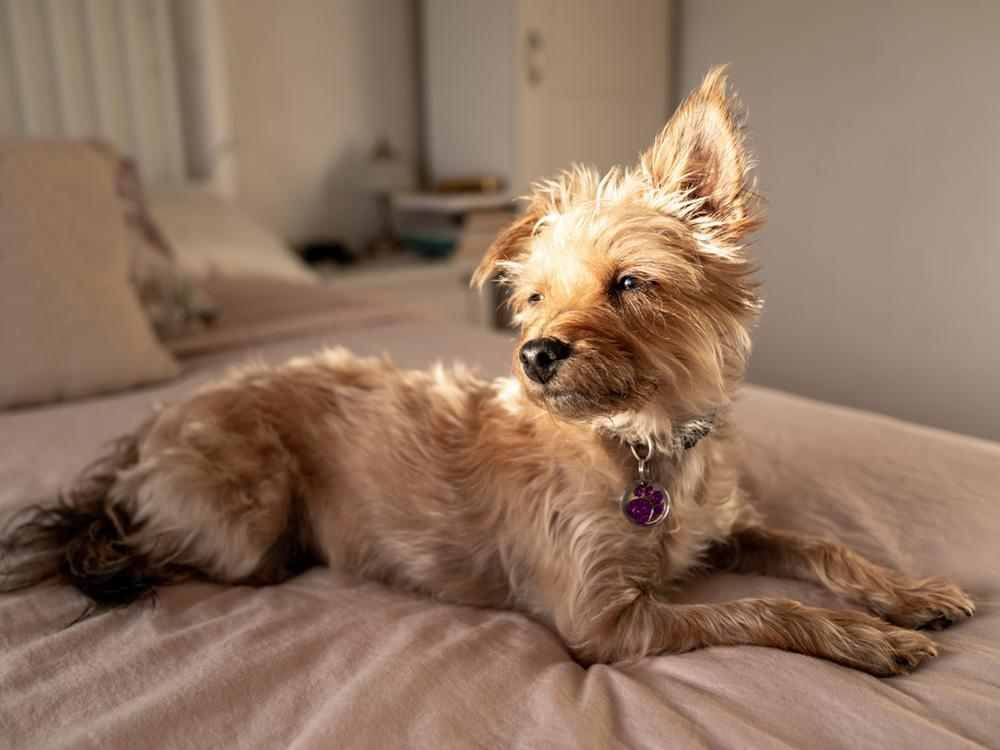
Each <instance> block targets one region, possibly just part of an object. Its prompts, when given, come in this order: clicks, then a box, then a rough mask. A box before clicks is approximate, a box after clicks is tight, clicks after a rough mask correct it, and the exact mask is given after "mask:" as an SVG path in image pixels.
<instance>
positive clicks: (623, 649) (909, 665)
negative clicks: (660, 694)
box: [561, 591, 937, 677]
mask: <svg viewBox="0 0 1000 750" xmlns="http://www.w3.org/2000/svg"><path fill="white" fill-rule="evenodd" d="M620 593H621V594H622V595H624V592H620ZM633 595H634V596H635V598H634V599H633V600H632V602H631V603H629V604H626V605H624V606H622V605H621V604H618V603H616V604H615V605H613V606H609V607H607V608H606V609H604V610H603V611H602V612H599V613H595V612H593V610H591V611H590V612H586V613H585V612H580V613H578V616H579V617H580V619H578V620H577V622H578V623H584V624H583V625H582V627H580V628H573V627H570V628H567V629H565V632H563V636H564V637H565V638H566V640H567V643H569V644H570V646H571V648H573V650H574V653H575V654H576V655H577V656H578V657H579V658H581V660H584V661H600V662H612V661H618V660H623V659H631V658H636V657H639V656H646V655H651V654H660V653H681V652H685V651H691V650H694V649H698V648H704V647H706V646H737V645H751V646H768V647H772V648H780V649H784V650H787V651H796V652H798V653H801V654H807V655H810V656H817V657H820V658H823V659H829V660H830V661H833V662H836V663H837V664H842V665H844V666H847V667H852V668H854V669H860V670H863V671H865V672H868V673H870V674H873V675H876V676H879V677H889V676H892V675H898V674H905V673H907V672H909V671H911V670H912V669H914V668H915V667H916V666H917V665H918V664H920V663H921V662H922V661H923V660H924V659H927V658H931V657H934V656H936V655H937V651H936V650H935V647H934V642H933V641H932V640H931V639H930V638H928V637H927V636H926V635H925V634H923V633H919V632H916V631H913V630H905V629H903V628H898V627H895V626H893V625H890V624H889V623H887V622H884V621H882V620H879V619H878V618H875V617H872V616H871V615H867V614H864V613H863V612H854V611H850V610H832V609H821V608H818V607H808V606H806V605H804V604H800V603H798V602H794V601H790V600H785V599H741V600H738V601H734V602H728V603H725V604H684V605H677V604H670V603H669V602H666V601H663V600H661V599H659V598H658V597H657V596H656V595H655V594H649V593H638V592H634V591H633ZM616 598H618V599H619V601H620V597H616ZM561 630H562V629H561Z"/></svg>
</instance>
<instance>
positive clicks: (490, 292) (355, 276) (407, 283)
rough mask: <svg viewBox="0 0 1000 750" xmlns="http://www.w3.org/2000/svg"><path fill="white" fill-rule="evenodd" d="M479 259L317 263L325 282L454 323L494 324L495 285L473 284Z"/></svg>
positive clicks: (400, 258)
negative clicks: (479, 286) (417, 308)
mask: <svg viewBox="0 0 1000 750" xmlns="http://www.w3.org/2000/svg"><path fill="white" fill-rule="evenodd" d="M478 263H479V259H478V258H467V257H466V258H462V257H452V258H444V259H440V260H436V259H427V258H423V257H421V256H417V255H410V254H407V255H400V256H394V257H390V258H385V259H380V260H373V261H368V262H364V263H360V264H358V265H356V266H347V267H342V266H333V265H323V266H314V269H315V270H316V272H317V273H319V274H320V275H321V276H322V277H323V279H324V280H325V282H326V283H327V284H329V285H331V286H334V287H341V288H343V289H344V290H345V291H350V292H352V293H355V294H357V293H359V292H360V293H363V292H371V293H372V294H373V295H374V294H377V295H379V296H382V297H391V298H392V299H395V300H399V301H400V302H405V303H408V304H414V305H418V306H420V307H424V308H427V309H429V310H432V311H434V312H435V313H436V314H437V315H438V316H439V317H441V318H442V319H444V320H448V321H450V322H454V323H465V324H467V325H473V326H480V327H484V328H491V327H493V326H494V325H495V324H496V323H495V321H496V308H497V298H496V288H495V285H494V284H489V285H487V286H486V287H484V289H483V292H482V293H481V294H480V292H479V291H478V290H476V289H473V288H470V287H469V280H470V279H471V278H472V272H473V271H474V270H475V268H476V266H477V265H478Z"/></svg>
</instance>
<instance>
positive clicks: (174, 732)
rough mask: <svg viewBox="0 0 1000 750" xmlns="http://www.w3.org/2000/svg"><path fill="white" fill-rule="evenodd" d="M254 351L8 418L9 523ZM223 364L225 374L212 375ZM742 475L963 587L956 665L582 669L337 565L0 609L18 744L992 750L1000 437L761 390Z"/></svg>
mask: <svg viewBox="0 0 1000 750" xmlns="http://www.w3.org/2000/svg"><path fill="white" fill-rule="evenodd" d="M322 343H343V344H345V345H347V346H349V347H350V348H352V349H354V350H355V351H357V352H359V353H365V354H372V353H381V352H383V351H388V352H390V353H392V355H393V357H394V359H395V360H396V361H397V363H398V364H400V365H404V366H423V365H425V364H427V363H428V362H429V361H431V360H433V359H436V358H438V357H442V358H444V359H445V360H451V359H462V360H465V361H470V362H478V363H479V364H480V365H481V366H482V369H483V371H484V372H486V373H502V372H505V371H506V369H507V367H508V361H509V360H508V358H509V348H510V344H509V342H508V341H507V340H505V338H504V337H502V336H500V335H489V334H485V333H482V332H477V331H473V330H470V329H464V328H458V327H446V326H442V325H440V324H429V323H408V324H391V325H383V326H379V327H375V328H371V327H369V328H367V329H365V330H363V331H338V332H335V333H333V334H331V335H329V336H322V335H314V336H312V337H310V338H303V339H300V340H296V341H291V342H282V343H272V344H268V345H266V346H265V347H264V348H263V349H262V350H261V353H262V354H263V356H264V357H265V358H266V359H269V360H274V361H280V360H281V359H283V358H285V357H287V356H290V355H292V354H298V353H301V352H304V351H309V350H312V349H315V348H317V347H318V346H319V345H321V344H322ZM238 358H239V355H236V354H232V353H231V354H227V355H225V356H218V357H216V358H215V359H212V358H207V359H205V360H204V361H203V362H202V365H203V366H202V367H201V368H200V369H198V370H197V371H195V372H192V373H189V374H188V375H187V376H186V377H185V379H184V380H183V382H179V383H175V384H172V385H170V386H168V387H163V388H157V389H150V390H143V391H136V392H132V393H129V394H125V395H119V396H114V397H107V398H101V399H92V400H89V401H86V402H77V403H72V404H65V405H59V406H51V407H47V408H41V409H33V410H30V411H23V412H14V413H9V414H0V479H2V481H0V507H2V508H6V509H10V508H14V507H16V506H19V505H22V504H24V503H25V502H28V501H31V500H38V499H42V498H44V497H46V496H47V495H49V494H50V493H51V491H52V490H53V489H54V488H55V487H56V486H57V485H58V484H59V483H61V482H65V481H68V480H69V479H71V478H72V476H73V474H74V473H75V472H76V471H77V470H78V469H79V468H80V467H81V466H82V465H83V464H85V463H86V462H87V461H88V460H90V459H91V458H93V457H94V456H95V455H96V454H97V453H98V452H99V450H100V448H99V446H100V444H101V443H102V442H103V441H105V440H107V439H110V438H112V437H114V436H115V435H117V434H118V433H120V432H122V431H125V430H128V429H129V428H131V427H132V426H134V425H135V424H136V423H138V422H139V421H140V420H141V419H142V417H143V416H144V414H145V413H146V410H147V408H148V407H149V405H150V404H151V403H152V402H154V401H157V400H165V399H170V398H173V397H176V396H177V395H179V394H180V393H182V392H184V391H186V390H188V389H189V388H191V387H192V386H193V385H194V384H195V383H197V382H201V381H203V380H204V379H206V378H207V377H209V376H210V374H211V373H212V372H218V371H219V368H221V367H224V366H225V365H226V363H227V362H228V361H231V360H233V359H238ZM213 368H214V370H213ZM738 418H739V421H740V422H741V423H742V425H743V428H744V432H745V435H746V442H747V474H748V478H749V483H750V485H751V487H752V488H753V490H754V491H755V493H756V494H757V495H758V497H759V504H760V506H761V507H762V508H763V509H764V511H765V514H766V516H767V518H768V521H769V522H770V523H771V524H772V525H774V526H777V527H780V528H786V529H797V530H802V531H809V532H813V533H821V534H827V535H829V536H832V537H835V538H837V539H839V540H841V541H842V542H844V543H845V544H847V545H848V546H850V547H852V548H854V549H855V550H857V551H859V552H862V553H864V554H866V555H868V556H869V557H870V558H872V559H873V560H875V561H877V562H880V563H883V564H886V565H893V566H897V567H899V568H902V569H904V570H907V571H910V572H912V573H914V574H919V575H925V574H926V575H929V574H939V575H942V576H946V577H950V578H954V579H957V580H959V581H961V582H963V583H964V584H965V585H966V586H967V588H968V590H969V591H971V592H972V593H973V594H974V595H975V596H977V597H978V599H979V601H980V614H979V615H978V616H977V617H976V618H975V619H974V620H972V621H971V622H969V623H966V624H963V625H961V626H958V627H956V628H952V629H950V630H947V631H944V632H942V633H940V634H937V635H936V637H937V640H938V643H939V646H940V652H941V655H940V656H939V657H938V658H937V659H936V660H934V661H933V662H931V663H929V664H928V665H926V666H925V667H923V668H921V669H920V670H918V671H917V672H916V673H915V674H913V675H912V676H910V677H903V678H895V679H891V680H879V679H876V678H874V677H870V676H868V675H865V674H862V673H860V672H854V671H850V670H847V669H844V668H842V667H838V666H836V665H834V664H831V663H828V662H825V661H821V660H818V659H812V658H808V657H804V656H799V655H796V654H791V653H785V652H781V651H776V650H770V649H761V648H754V647H749V646H743V647H733V648H715V649H709V650H704V651H698V652H694V653H690V654H685V655H680V656H664V657H656V658H649V659H645V660H643V661H641V662H639V663H637V664H633V665H629V666H594V667H591V668H590V669H583V668H581V667H580V666H578V665H577V664H576V663H574V662H573V661H572V660H571V659H570V658H569V656H568V655H567V653H566V651H565V649H564V648H563V646H562V645H561V643H560V642H559V640H558V638H556V637H555V636H554V635H553V634H552V633H551V632H549V631H548V630H547V629H546V628H544V627H543V626H541V625H539V624H537V623H535V622H533V621H531V620H529V619H528V618H526V617H524V616H521V615H519V614H515V613H511V612H496V611H489V610H478V609H472V608H467V607H460V606H452V605H447V604H440V603H436V602H434V601H431V600H428V599H425V598H422V597H419V596H415V595H412V594H409V593H405V592H402V591H396V590H393V589H389V588H386V587H384V586H381V585H378V584H374V583H368V582H366V581H363V580H359V579H357V578H354V577H351V576H348V575H343V574H341V573H336V572H333V571H330V570H326V569H315V570H311V571H309V572H307V573H305V574H304V575H301V576H299V577H298V578H296V579H293V580H291V581H289V582H287V583H285V584H283V585H280V586H274V587H270V588H259V589H253V588H249V587H223V586H215V585H208V584H188V585H184V586H181V587H178V588H176V589H172V590H167V591H165V592H164V593H163V595H162V597H161V600H160V603H159V605H158V606H156V607H155V608H152V607H149V606H145V607H144V606H137V607H135V608H132V609H129V610H127V611H123V612H109V613H105V614H101V615H98V616H96V617H93V618H91V619H89V620H86V621H84V622H82V623H80V624H78V625H75V626H73V627H70V628H65V627H64V626H65V625H66V624H67V623H68V622H69V621H71V620H72V619H73V618H74V617H75V616H76V614H77V613H78V612H79V611H80V608H81V602H80V599H79V598H78V597H77V596H76V595H75V594H73V593H72V592H70V591H66V590H44V591H35V592H31V593H27V594H20V595H13V596H5V597H0V746H3V747H18V748H21V747H23V748H28V747H32V748H34V747H101V748H106V747H123V748H142V747H165V746H167V747H192V748H196V747H197V748H201V747H262V748H271V747H293V748H310V747H373V748H387V747H400V746H416V747H430V748H442V747H506V746H520V747H544V748H562V747H574V748H575V747H599V748H610V747H619V746H635V747H650V748H665V747H670V748H689V747H692V748H697V747H713V748H714V747H724V748H773V747H809V748H819V747H824V748H826V747H849V748H868V747H870V748H887V747H916V748H920V749H921V750H930V749H931V748H952V747H997V746H998V744H1000V613H998V611H997V606H996V602H997V599H998V571H1000V544H998V541H997V539H998V536H1000V446H998V445H996V444H992V443H987V442H984V441H978V440H974V439H971V438H964V437H960V436H957V435H952V434H946V433H942V432H937V431H933V430H928V429H923V428H918V427H915V426H912V425H908V424H905V423H901V422H898V421H894V420H890V419H887V418H883V417H879V416H875V415H872V414H867V413H862V412H857V411H852V410H848V409H842V408H836V407H831V406H828V405H824V404H819V403H816V402H812V401H807V400H805V399H801V398H796V397H792V396H788V395H784V394H781V393H777V392H774V391H769V390H764V389H760V388H752V387H748V388H747V390H746V396H745V398H744V400H743V401H742V402H741V403H740V405H739V407H738ZM761 594H762V595H772V594H773V595H781V596H791V597H797V598H800V599H802V600H805V601H807V602H811V603H836V602H835V600H834V599H833V598H832V597H831V596H829V595H827V594H825V593H823V592H821V591H819V590H818V589H816V588H815V587H813V586H810V585H808V584H804V583H797V582H791V581H783V580H777V579H766V578H760V577H752V576H736V575H714V576H711V577H709V578H707V579H705V580H703V581H700V582H699V583H697V584H696V585H695V586H693V587H692V589H691V590H690V591H689V592H688V593H687V598H688V599H690V600H699V601H717V600H723V599H728V598H733V597H741V596H752V595H761Z"/></svg>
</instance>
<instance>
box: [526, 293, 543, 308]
mask: <svg viewBox="0 0 1000 750" xmlns="http://www.w3.org/2000/svg"><path fill="white" fill-rule="evenodd" d="M541 301H542V295H541V294H539V293H538V292H535V293H534V294H532V295H531V296H530V297H528V304H529V305H533V304H535V303H536V302H541Z"/></svg>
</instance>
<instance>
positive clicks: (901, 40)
mask: <svg viewBox="0 0 1000 750" xmlns="http://www.w3.org/2000/svg"><path fill="white" fill-rule="evenodd" d="M679 20H680V23H679V27H678V28H679V33H678V43H679V60H678V63H679V78H680V80H679V83H680V86H679V90H680V91H681V92H685V91H688V90H690V89H691V87H693V86H694V85H695V84H696V83H697V81H698V79H699V77H700V76H701V75H702V74H703V73H704V71H705V70H707V69H708V68H709V67H710V66H711V65H713V64H716V63H720V62H727V61H728V62H731V63H732V71H731V78H732V81H733V83H734V84H735V86H736V87H737V88H738V89H739V90H740V92H741V93H742V94H743V97H744V99H745V101H746V102H747V104H748V107H749V115H750V119H749V122H750V134H751V138H752V140H753V142H754V143H755V145H756V147H757V150H758V152H759V155H760V159H761V165H760V167H759V169H758V174H759V177H760V181H761V185H762V187H763V188H764V192H765V194H766V195H767V197H768V199H769V223H768V225H767V227H766V228H765V229H764V230H763V231H762V232H761V233H760V236H759V240H758V241H757V243H756V245H755V247H754V252H755V253H756V255H757V257H758V258H760V260H761V262H762V264H763V272H762V274H761V278H762V279H763V281H764V291H765V293H766V297H767V303H766V312H765V316H764V319H763V322H762V324H761V326H760V329H759V332H758V335H757V348H756V351H755V354H754V360H753V365H752V368H751V371H750V378H751V380H753V381H755V382H758V383H763V384H766V385H771V386H776V387H779V388H784V389H788V390H791V391H795V392H798V393H802V394H806V395H809V396H814V397H818V398H822V399H826V400H830V401H835V402H839V403H844V404H849V405H852V406H858V407H863V408H868V409H874V410H877V411H881V412H884V413H887V414H892V415H896V416H899V417H903V418H905V419H909V420H913V421H917V422H922V423H924V424H929V425H934V426H938V427H943V428H947V429H951V430H958V431H961V432H966V433H970V434H973V435H980V436H984V437H989V438H993V439H1000V393H998V391H1000V387H998V384H1000V223H998V222H997V215H998V213H997V212H998V211H1000V129H998V123H1000V97H998V96H997V93H996V92H997V91H998V90H1000V73H998V71H1000V44H998V43H997V40H998V39H1000V3H996V2H993V1H992V0H960V1H957V2H948V3H942V2H938V1H936V0H906V1H905V2H903V1H898V2H885V1H882V2H875V3H873V2H870V1H869V0H840V1H839V2H836V3H803V2H799V0H755V2H752V3H746V2H743V0H697V1H694V2H692V1H690V0H689V1H687V2H684V3H683V4H682V7H681V9H680V19H679Z"/></svg>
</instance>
